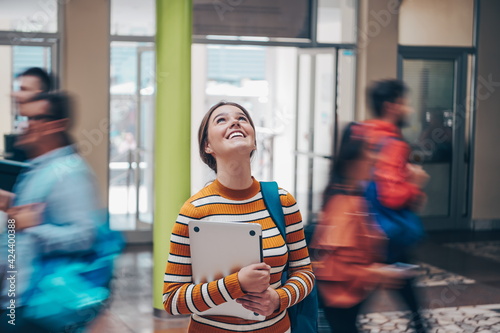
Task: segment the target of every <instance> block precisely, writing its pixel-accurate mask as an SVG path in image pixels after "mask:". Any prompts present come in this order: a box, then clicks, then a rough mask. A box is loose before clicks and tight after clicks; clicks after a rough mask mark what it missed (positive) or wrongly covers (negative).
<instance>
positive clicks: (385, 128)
mask: <svg viewBox="0 0 500 333" xmlns="http://www.w3.org/2000/svg"><path fill="white" fill-rule="evenodd" d="M368 99H369V102H370V104H371V108H372V111H373V113H374V114H375V119H372V120H367V121H366V122H365V123H364V124H365V125H366V126H367V133H366V134H367V136H368V137H369V140H370V146H371V148H370V149H371V150H372V151H374V152H375V151H376V153H377V158H376V162H375V166H374V168H373V175H372V180H373V181H374V182H375V184H376V190H377V199H378V201H379V203H380V204H381V205H382V206H384V207H386V208H389V209H392V210H395V211H398V210H403V209H408V210H410V211H414V212H418V211H419V210H421V209H422V207H423V206H424V205H425V202H426V198H427V197H426V195H425V193H424V192H423V191H422V188H423V187H424V186H425V185H426V184H427V182H428V180H429V175H428V174H427V173H426V172H425V170H424V169H423V168H422V166H420V165H415V164H411V163H409V157H410V153H411V148H410V145H409V144H408V143H407V142H406V141H405V140H404V138H403V135H402V129H403V128H404V127H406V126H408V125H409V117H410V115H411V113H412V112H413V109H412V108H411V106H410V105H409V101H408V88H407V86H406V85H405V84H404V83H403V82H402V81H400V80H396V79H387V80H382V81H377V82H374V83H373V84H372V85H371V87H369V89H368ZM387 257H388V263H389V264H391V263H395V262H404V263H406V262H408V261H410V258H409V257H410V253H409V248H405V247H403V246H398V247H391V246H390V247H389V248H388V253H387ZM412 285H413V279H412V278H408V279H406V280H405V283H404V284H403V286H402V288H400V289H399V290H398V292H399V294H400V295H401V297H402V299H403V300H404V302H405V303H406V305H407V306H408V307H409V308H410V311H411V317H410V320H411V324H412V325H413V327H414V329H415V330H416V331H417V332H419V333H421V332H426V329H425V325H424V323H423V320H422V318H421V316H420V313H419V302H418V299H417V295H416V293H415V290H414V288H413V286H412Z"/></svg>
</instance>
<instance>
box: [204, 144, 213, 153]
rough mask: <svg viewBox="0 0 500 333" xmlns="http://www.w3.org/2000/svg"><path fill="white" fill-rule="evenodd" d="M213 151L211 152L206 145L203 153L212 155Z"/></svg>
mask: <svg viewBox="0 0 500 333" xmlns="http://www.w3.org/2000/svg"><path fill="white" fill-rule="evenodd" d="M213 152H214V151H213V150H212V148H210V146H209V144H208V143H207V145H206V146H205V153H207V154H211V153H213Z"/></svg>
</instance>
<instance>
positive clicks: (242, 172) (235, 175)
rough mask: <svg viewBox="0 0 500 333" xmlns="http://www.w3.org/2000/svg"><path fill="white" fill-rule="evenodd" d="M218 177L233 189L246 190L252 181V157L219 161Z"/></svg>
mask: <svg viewBox="0 0 500 333" xmlns="http://www.w3.org/2000/svg"><path fill="white" fill-rule="evenodd" d="M217 179H218V180H219V182H220V183H221V184H222V185H224V186H225V187H227V188H230V189H233V190H245V189H247V188H249V187H250V186H251V185H252V183H253V180H252V170H251V168H250V159H248V160H230V161H220V160H218V161H217Z"/></svg>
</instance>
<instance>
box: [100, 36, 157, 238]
mask: <svg viewBox="0 0 500 333" xmlns="http://www.w3.org/2000/svg"><path fill="white" fill-rule="evenodd" d="M154 66H155V58H154V48H153V47H152V45H151V43H141V42H112V43H111V86H110V103H111V106H110V120H111V121H110V123H111V129H110V164H109V169H110V184H109V211H110V225H111V228H112V229H114V230H121V231H124V232H125V233H126V236H127V240H128V241H129V242H148V241H151V239H152V237H151V231H152V223H153V139H154V136H153V135H154V132H153V129H154V126H153V124H154V96H155V67H154Z"/></svg>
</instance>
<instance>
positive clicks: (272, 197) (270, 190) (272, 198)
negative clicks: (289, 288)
mask: <svg viewBox="0 0 500 333" xmlns="http://www.w3.org/2000/svg"><path fill="white" fill-rule="evenodd" d="M260 189H261V192H262V199H263V200H264V204H265V205H266V208H267V211H268V212H269V215H271V219H272V220H273V222H274V224H275V225H276V227H277V228H278V230H279V231H280V234H281V236H282V237H283V239H284V240H285V244H286V222H285V214H283V206H281V200H280V194H279V189H278V184H277V183H276V182H260ZM287 248H288V246H287ZM287 280H288V262H287V263H286V266H285V268H284V269H283V274H282V275H281V284H282V285H284V284H285V283H286V281H287Z"/></svg>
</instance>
